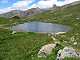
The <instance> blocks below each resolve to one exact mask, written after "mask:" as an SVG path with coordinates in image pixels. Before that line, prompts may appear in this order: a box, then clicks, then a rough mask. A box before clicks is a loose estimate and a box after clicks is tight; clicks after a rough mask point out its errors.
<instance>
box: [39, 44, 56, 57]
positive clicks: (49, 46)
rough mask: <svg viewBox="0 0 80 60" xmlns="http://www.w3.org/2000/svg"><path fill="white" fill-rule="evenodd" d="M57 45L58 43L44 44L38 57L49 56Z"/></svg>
mask: <svg viewBox="0 0 80 60" xmlns="http://www.w3.org/2000/svg"><path fill="white" fill-rule="evenodd" d="M55 47H56V44H47V45H44V46H42V48H41V49H40V50H39V52H38V57H47V56H48V55H49V54H51V52H52V50H53V49H54V48H55Z"/></svg>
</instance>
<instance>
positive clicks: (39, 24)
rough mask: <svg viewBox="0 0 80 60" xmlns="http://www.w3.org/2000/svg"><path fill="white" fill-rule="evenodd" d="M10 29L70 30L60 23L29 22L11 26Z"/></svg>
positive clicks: (23, 30)
mask: <svg viewBox="0 0 80 60" xmlns="http://www.w3.org/2000/svg"><path fill="white" fill-rule="evenodd" d="M11 30H13V31H17V32H41V33H57V32H68V31H69V30H70V27H68V26H65V25H61V24H52V23H43V22H29V23H24V24H19V25H16V26H12V27H11Z"/></svg>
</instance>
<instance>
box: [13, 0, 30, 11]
mask: <svg viewBox="0 0 80 60" xmlns="http://www.w3.org/2000/svg"><path fill="white" fill-rule="evenodd" d="M30 2H31V1H30V0H28V1H19V2H17V3H14V4H13V5H12V8H13V9H18V10H25V9H28V4H29V3H30Z"/></svg>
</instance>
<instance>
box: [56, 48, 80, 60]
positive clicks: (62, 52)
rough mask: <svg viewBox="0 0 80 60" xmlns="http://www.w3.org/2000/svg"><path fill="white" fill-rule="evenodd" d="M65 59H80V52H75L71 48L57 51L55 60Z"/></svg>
mask: <svg viewBox="0 0 80 60" xmlns="http://www.w3.org/2000/svg"><path fill="white" fill-rule="evenodd" d="M65 57H80V52H77V51H76V50H75V49H73V48H72V47H64V49H63V50H59V51H58V53H57V58H56V60H62V59H64V58H65Z"/></svg>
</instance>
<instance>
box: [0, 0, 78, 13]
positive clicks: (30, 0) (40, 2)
mask: <svg viewBox="0 0 80 60" xmlns="http://www.w3.org/2000/svg"><path fill="white" fill-rule="evenodd" d="M2 1H3V2H4V3H7V2H8V0H2ZM34 1H35V2H34ZM74 1H78V0H65V2H61V1H59V2H57V0H20V1H17V2H16V3H14V4H13V5H11V6H10V7H7V8H3V9H0V14H2V13H5V12H9V11H11V10H15V9H17V10H27V9H30V8H36V7H39V8H50V7H52V6H53V4H56V5H58V6H62V5H65V4H69V3H71V2H74ZM29 4H32V5H31V6H29Z"/></svg>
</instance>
